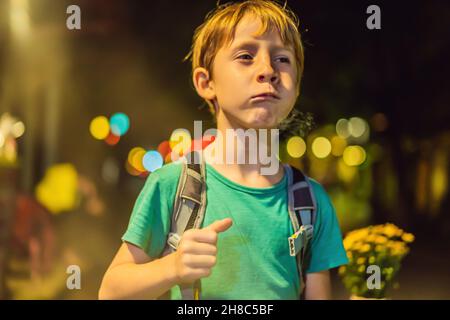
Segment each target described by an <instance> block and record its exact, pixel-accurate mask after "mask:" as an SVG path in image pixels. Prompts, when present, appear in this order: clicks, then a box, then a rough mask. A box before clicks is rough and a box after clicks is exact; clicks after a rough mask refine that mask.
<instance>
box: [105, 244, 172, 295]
mask: <svg viewBox="0 0 450 320" xmlns="http://www.w3.org/2000/svg"><path fill="white" fill-rule="evenodd" d="M174 266H175V261H174V254H169V255H167V256H165V257H163V258H161V259H155V260H152V259H151V258H150V257H149V256H148V255H147V254H146V253H145V251H144V250H142V249H141V248H139V247H137V246H135V245H132V244H130V243H128V242H124V243H123V244H122V245H121V247H120V249H119V251H118V252H117V254H116V256H115V257H114V259H113V261H112V263H111V265H110V266H109V268H108V270H107V271H106V273H105V275H104V277H103V281H102V284H101V287H100V291H99V299H156V298H158V297H159V296H161V295H162V294H163V293H165V292H166V291H167V290H169V289H170V288H172V287H173V286H174V285H176V272H175V267H174Z"/></svg>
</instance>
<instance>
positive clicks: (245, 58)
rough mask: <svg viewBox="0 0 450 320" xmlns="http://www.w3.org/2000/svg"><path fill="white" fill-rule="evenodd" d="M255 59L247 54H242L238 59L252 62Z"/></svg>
mask: <svg viewBox="0 0 450 320" xmlns="http://www.w3.org/2000/svg"><path fill="white" fill-rule="evenodd" d="M252 58H253V57H252V56H251V55H249V54H248V53H245V54H241V55H240V56H238V59H242V60H250V59H252Z"/></svg>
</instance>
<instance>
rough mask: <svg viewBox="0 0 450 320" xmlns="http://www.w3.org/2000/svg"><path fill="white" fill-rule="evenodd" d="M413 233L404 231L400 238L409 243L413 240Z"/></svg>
mask: <svg viewBox="0 0 450 320" xmlns="http://www.w3.org/2000/svg"><path fill="white" fill-rule="evenodd" d="M414 239H415V238H414V235H413V234H412V233H406V232H405V233H404V234H403V236H402V240H403V241H405V242H407V243H411V242H413V241H414Z"/></svg>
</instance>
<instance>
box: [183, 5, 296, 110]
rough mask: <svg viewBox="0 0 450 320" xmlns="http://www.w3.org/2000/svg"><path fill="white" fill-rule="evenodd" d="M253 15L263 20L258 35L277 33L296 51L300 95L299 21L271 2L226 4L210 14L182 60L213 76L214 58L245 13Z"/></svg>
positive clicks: (212, 106)
mask: <svg viewBox="0 0 450 320" xmlns="http://www.w3.org/2000/svg"><path fill="white" fill-rule="evenodd" d="M248 13H250V14H254V15H255V16H256V17H258V18H259V19H260V21H261V28H260V30H258V32H257V36H260V35H263V34H264V33H266V32H267V31H268V30H276V31H278V33H279V34H280V38H281V40H282V41H283V44H284V45H287V46H291V47H292V48H293V50H294V54H295V60H296V67H297V92H300V82H301V77H302V74H303V63H304V62H303V60H304V57H303V45H302V42H301V37H300V32H299V31H298V18H297V16H296V15H295V13H293V12H292V11H291V10H290V9H289V8H287V7H286V4H285V5H284V6H281V5H280V4H278V3H277V2H274V1H268V0H247V1H244V2H238V3H232V2H229V3H225V4H222V5H218V6H217V8H215V9H214V10H212V11H211V12H209V13H208V14H207V15H206V17H205V21H204V22H203V23H202V24H201V25H200V26H199V27H198V28H197V29H196V30H195V33H194V37H193V40H192V47H191V50H190V52H189V53H188V55H187V56H186V57H185V58H184V60H183V61H186V60H188V59H190V60H191V62H192V72H193V71H194V70H195V69H196V68H197V67H203V68H205V69H206V70H207V71H208V72H209V74H210V77H211V78H212V77H213V74H212V69H213V68H212V66H213V62H214V58H215V56H216V54H217V52H218V51H219V49H220V48H222V46H224V45H225V44H230V43H231V42H232V41H233V38H234V35H235V31H236V26H237V25H238V23H239V22H240V21H241V20H242V18H243V17H244V16H245V15H246V14H248ZM206 102H207V104H208V106H209V109H210V111H211V113H213V114H214V113H215V109H214V105H213V103H212V102H211V101H206Z"/></svg>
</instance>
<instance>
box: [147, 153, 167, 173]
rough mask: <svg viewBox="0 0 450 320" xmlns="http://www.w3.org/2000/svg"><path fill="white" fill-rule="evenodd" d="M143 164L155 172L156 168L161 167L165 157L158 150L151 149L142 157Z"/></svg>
mask: <svg viewBox="0 0 450 320" xmlns="http://www.w3.org/2000/svg"><path fill="white" fill-rule="evenodd" d="M142 164H143V166H144V168H145V169H146V170H147V171H149V172H153V171H155V170H156V169H159V168H161V167H162V166H163V164H164V161H163V157H162V156H161V154H160V153H159V152H158V151H156V150H150V151H148V152H146V153H145V155H144V157H143V159H142Z"/></svg>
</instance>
